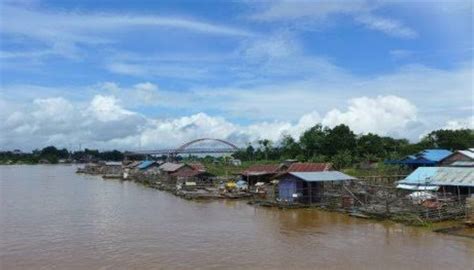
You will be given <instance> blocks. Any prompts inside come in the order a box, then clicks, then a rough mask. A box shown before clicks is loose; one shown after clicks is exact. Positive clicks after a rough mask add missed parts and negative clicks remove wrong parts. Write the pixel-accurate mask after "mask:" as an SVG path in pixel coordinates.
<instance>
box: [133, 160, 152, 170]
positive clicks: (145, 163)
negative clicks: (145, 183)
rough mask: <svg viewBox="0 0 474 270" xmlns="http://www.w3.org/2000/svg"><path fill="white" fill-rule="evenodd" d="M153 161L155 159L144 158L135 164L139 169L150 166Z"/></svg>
mask: <svg viewBox="0 0 474 270" xmlns="http://www.w3.org/2000/svg"><path fill="white" fill-rule="evenodd" d="M154 163H155V161H153V160H144V161H142V162H141V163H140V164H139V165H138V166H137V168H138V169H140V170H143V169H146V168H148V167H150V166H151V165H153V164H154Z"/></svg>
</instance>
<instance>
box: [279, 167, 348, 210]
mask: <svg viewBox="0 0 474 270" xmlns="http://www.w3.org/2000/svg"><path fill="white" fill-rule="evenodd" d="M277 179H278V180H279V183H278V198H279V201H281V202H286V203H304V204H305V203H318V202H321V199H322V197H323V196H324V193H325V191H324V186H325V185H326V184H329V183H330V184H333V183H344V182H347V181H352V180H355V178H354V177H352V176H349V175H346V174H344V173H342V172H338V171H315V172H287V173H285V174H282V175H280V176H278V177H277Z"/></svg>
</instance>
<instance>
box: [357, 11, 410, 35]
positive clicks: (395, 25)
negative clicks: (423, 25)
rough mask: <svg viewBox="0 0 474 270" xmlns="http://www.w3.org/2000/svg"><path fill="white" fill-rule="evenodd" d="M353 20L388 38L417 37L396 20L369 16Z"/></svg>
mask: <svg viewBox="0 0 474 270" xmlns="http://www.w3.org/2000/svg"><path fill="white" fill-rule="evenodd" d="M355 19H356V21H357V22H359V23H361V24H363V25H365V26H366V27H367V28H369V29H372V30H377V31H380V32H383V33H385V34H388V35H390V36H394V37H400V38H415V37H417V36H418V34H417V33H416V32H415V31H414V30H413V29H411V28H409V27H407V26H405V25H403V24H402V23H401V22H399V21H397V20H393V19H388V18H383V17H380V16H374V15H370V14H366V15H362V16H357V17H356V18H355Z"/></svg>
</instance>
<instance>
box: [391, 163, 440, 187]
mask: <svg viewBox="0 0 474 270" xmlns="http://www.w3.org/2000/svg"><path fill="white" fill-rule="evenodd" d="M437 171H438V167H419V168H417V169H416V170H415V171H413V172H412V173H411V174H409V175H408V176H407V177H406V178H405V179H403V180H402V181H400V182H399V183H404V184H411V185H425V184H428V183H429V182H430V181H431V178H432V177H433V175H435V173H436V172H437Z"/></svg>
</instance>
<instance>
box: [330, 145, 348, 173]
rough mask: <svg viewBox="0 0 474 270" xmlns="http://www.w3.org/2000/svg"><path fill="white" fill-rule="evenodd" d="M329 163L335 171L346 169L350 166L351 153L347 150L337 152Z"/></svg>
mask: <svg viewBox="0 0 474 270" xmlns="http://www.w3.org/2000/svg"><path fill="white" fill-rule="evenodd" d="M331 162H332V164H333V166H334V168H335V169H337V170H340V169H344V168H347V167H349V166H350V165H351V164H352V153H351V152H350V151H349V150H343V151H339V152H338V153H336V154H335V155H334V156H332V158H331Z"/></svg>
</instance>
